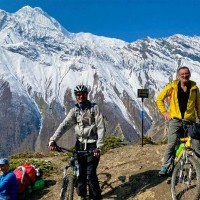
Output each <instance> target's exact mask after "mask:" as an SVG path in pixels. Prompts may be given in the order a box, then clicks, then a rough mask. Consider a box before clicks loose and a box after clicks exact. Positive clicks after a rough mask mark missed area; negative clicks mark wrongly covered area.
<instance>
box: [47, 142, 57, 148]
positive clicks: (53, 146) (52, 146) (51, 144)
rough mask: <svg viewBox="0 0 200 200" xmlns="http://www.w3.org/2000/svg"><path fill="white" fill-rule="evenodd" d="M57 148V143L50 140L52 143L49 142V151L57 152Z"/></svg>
mask: <svg viewBox="0 0 200 200" xmlns="http://www.w3.org/2000/svg"><path fill="white" fill-rule="evenodd" d="M56 147H57V145H56V142H55V141H53V140H50V141H49V146H48V148H49V150H50V151H55V150H56Z"/></svg>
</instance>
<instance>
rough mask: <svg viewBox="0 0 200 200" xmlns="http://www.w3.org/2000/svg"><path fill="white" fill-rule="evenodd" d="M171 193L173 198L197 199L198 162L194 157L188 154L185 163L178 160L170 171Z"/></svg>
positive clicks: (199, 184)
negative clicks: (171, 171)
mask: <svg viewBox="0 0 200 200" xmlns="http://www.w3.org/2000/svg"><path fill="white" fill-rule="evenodd" d="M181 162H182V163H181ZM171 193H172V198H173V200H183V199H190V200H199V198H200V163H199V162H198V161H197V160H196V159H195V158H194V157H192V156H189V157H188V162H187V163H186V162H183V161H182V160H180V161H179V162H178V163H177V164H176V166H175V168H174V170H173V173H172V180H171Z"/></svg>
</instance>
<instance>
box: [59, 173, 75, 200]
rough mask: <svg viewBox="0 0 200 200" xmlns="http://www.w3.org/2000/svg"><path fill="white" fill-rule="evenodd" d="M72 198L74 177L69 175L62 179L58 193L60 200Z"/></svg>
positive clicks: (71, 199)
mask: <svg viewBox="0 0 200 200" xmlns="http://www.w3.org/2000/svg"><path fill="white" fill-rule="evenodd" d="M73 198H74V177H73V175H72V174H69V175H67V176H65V177H64V178H63V182H62V188H61V192H60V200H73Z"/></svg>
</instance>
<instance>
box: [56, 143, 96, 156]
mask: <svg viewBox="0 0 200 200" xmlns="http://www.w3.org/2000/svg"><path fill="white" fill-rule="evenodd" d="M56 151H58V152H64V151H67V152H70V153H76V154H84V153H89V154H92V153H93V151H89V150H71V149H67V148H64V147H60V146H58V145H57V144H56Z"/></svg>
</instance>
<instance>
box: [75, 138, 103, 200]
mask: <svg viewBox="0 0 200 200" xmlns="http://www.w3.org/2000/svg"><path fill="white" fill-rule="evenodd" d="M83 146H84V145H82V144H80V142H79V141H77V143H76V150H83ZM94 149H96V143H88V144H87V150H90V151H92V150H94ZM99 160H100V158H97V157H94V156H93V155H89V156H80V157H79V158H78V161H79V164H80V175H79V178H78V181H77V193H78V195H79V196H82V197H86V194H87V183H88V187H89V197H90V198H91V199H94V200H100V199H101V198H102V196H101V190H100V187H99V181H98V177H97V174H96V169H97V166H98V164H99Z"/></svg>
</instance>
